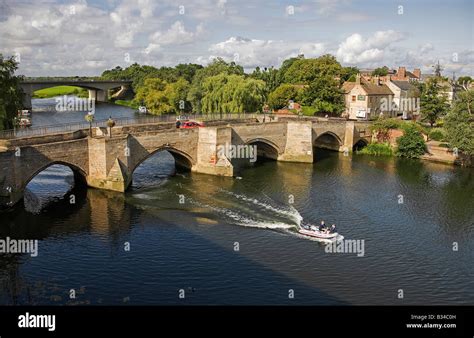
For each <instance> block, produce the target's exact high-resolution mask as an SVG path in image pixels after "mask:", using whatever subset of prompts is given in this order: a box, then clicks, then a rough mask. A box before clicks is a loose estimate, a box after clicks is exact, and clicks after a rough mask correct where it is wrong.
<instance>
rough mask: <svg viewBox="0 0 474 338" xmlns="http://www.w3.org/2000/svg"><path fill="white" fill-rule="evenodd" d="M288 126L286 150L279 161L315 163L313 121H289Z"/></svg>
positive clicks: (279, 157)
mask: <svg viewBox="0 0 474 338" xmlns="http://www.w3.org/2000/svg"><path fill="white" fill-rule="evenodd" d="M286 128H287V129H286V144H285V151H284V152H283V153H282V154H281V155H279V156H278V161H284V162H303V163H313V142H312V140H313V123H312V122H311V121H302V122H291V121H288V123H287V125H286Z"/></svg>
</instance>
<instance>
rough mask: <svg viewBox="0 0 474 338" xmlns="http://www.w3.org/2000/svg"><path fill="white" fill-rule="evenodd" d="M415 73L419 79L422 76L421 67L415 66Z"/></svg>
mask: <svg viewBox="0 0 474 338" xmlns="http://www.w3.org/2000/svg"><path fill="white" fill-rule="evenodd" d="M413 75H415V76H416V77H417V78H418V79H419V78H421V70H420V68H415V70H413Z"/></svg>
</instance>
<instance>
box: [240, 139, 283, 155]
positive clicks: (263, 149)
mask: <svg viewBox="0 0 474 338" xmlns="http://www.w3.org/2000/svg"><path fill="white" fill-rule="evenodd" d="M245 144H247V145H255V146H257V157H263V158H269V159H272V160H277V159H278V155H279V154H280V148H279V147H278V145H276V143H274V142H272V141H270V140H268V139H265V138H254V139H250V140H248V141H247V142H245Z"/></svg>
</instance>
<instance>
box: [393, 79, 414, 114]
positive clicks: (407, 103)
mask: <svg viewBox="0 0 474 338" xmlns="http://www.w3.org/2000/svg"><path fill="white" fill-rule="evenodd" d="M385 84H386V85H387V86H388V88H390V90H391V91H392V92H393V94H394V96H393V110H395V114H396V115H403V116H406V117H409V116H413V115H418V112H419V106H420V101H419V99H420V91H419V90H418V88H416V87H415V86H414V85H413V84H411V83H410V82H409V81H398V80H389V81H386V82H385Z"/></svg>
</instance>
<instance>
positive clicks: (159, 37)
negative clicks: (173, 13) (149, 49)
mask: <svg viewBox="0 0 474 338" xmlns="http://www.w3.org/2000/svg"><path fill="white" fill-rule="evenodd" d="M203 32H204V28H203V25H202V24H200V25H198V26H197V27H196V31H195V32H190V31H187V30H186V28H185V27H184V24H183V23H182V22H181V21H176V22H175V23H174V24H173V25H171V27H170V28H169V29H168V30H166V31H165V32H156V33H154V34H153V35H152V37H151V39H150V41H152V42H153V43H156V44H159V45H182V44H188V43H191V42H193V41H195V39H196V38H198V37H199V35H201V34H202V33H203Z"/></svg>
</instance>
